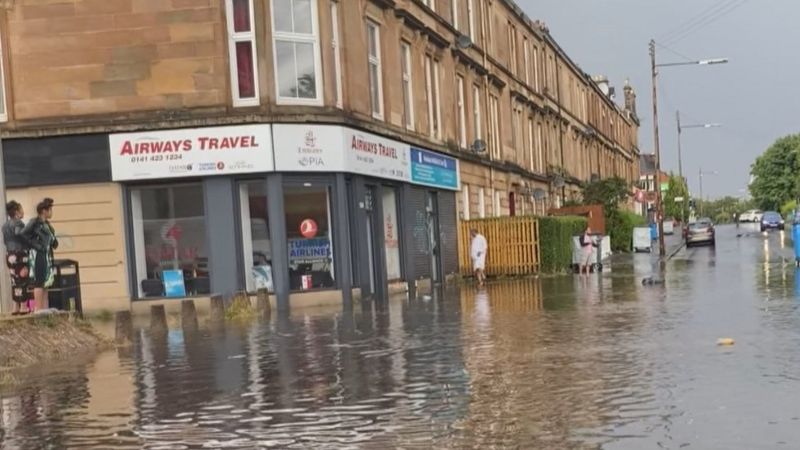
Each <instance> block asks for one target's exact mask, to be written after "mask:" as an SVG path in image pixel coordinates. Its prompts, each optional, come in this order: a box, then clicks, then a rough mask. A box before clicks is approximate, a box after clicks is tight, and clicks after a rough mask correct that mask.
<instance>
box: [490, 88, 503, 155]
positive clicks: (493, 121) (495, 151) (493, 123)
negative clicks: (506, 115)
mask: <svg viewBox="0 0 800 450" xmlns="http://www.w3.org/2000/svg"><path fill="white" fill-rule="evenodd" d="M489 128H490V131H489V132H490V133H491V137H490V145H491V146H492V148H491V154H492V156H493V157H494V159H498V158H500V157H501V156H502V152H501V150H500V99H499V98H498V97H497V96H496V95H493V94H490V95H489Z"/></svg>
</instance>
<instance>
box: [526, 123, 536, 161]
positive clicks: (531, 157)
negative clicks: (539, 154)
mask: <svg viewBox="0 0 800 450" xmlns="http://www.w3.org/2000/svg"><path fill="white" fill-rule="evenodd" d="M528 170H530V171H531V172H535V171H536V160H535V157H534V151H533V118H532V117H528Z"/></svg>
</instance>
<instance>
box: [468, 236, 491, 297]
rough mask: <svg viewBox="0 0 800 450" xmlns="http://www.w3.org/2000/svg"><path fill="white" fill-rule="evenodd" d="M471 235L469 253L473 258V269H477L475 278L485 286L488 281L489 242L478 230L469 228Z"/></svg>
mask: <svg viewBox="0 0 800 450" xmlns="http://www.w3.org/2000/svg"><path fill="white" fill-rule="evenodd" d="M469 235H470V236H471V237H472V244H471V245H470V252H469V255H470V257H471V258H472V270H473V271H475V278H477V279H478V284H479V285H480V286H483V283H484V282H485V281H486V251H487V250H488V247H489V244H488V243H487V242H486V238H485V237H483V235H482V234H480V233H478V230H476V229H474V228H473V229H471V230H469Z"/></svg>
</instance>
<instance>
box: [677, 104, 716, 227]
mask: <svg viewBox="0 0 800 450" xmlns="http://www.w3.org/2000/svg"><path fill="white" fill-rule="evenodd" d="M675 119H676V121H677V123H678V175H679V176H680V178H681V180H683V154H682V153H681V134H682V133H683V130H684V129H690V128H718V127H721V126H722V125H720V124H718V123H700V124H690V125H681V112H680V111H675ZM687 184H688V183H687ZM687 213H688V202H684V203H683V217H682V218H681V219H682V220H683V221H686V219H687V216H688V214H687Z"/></svg>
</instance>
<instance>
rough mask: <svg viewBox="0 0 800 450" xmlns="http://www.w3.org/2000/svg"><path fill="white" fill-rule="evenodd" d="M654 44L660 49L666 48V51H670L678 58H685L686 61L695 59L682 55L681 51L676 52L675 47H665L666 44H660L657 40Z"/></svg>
mask: <svg viewBox="0 0 800 450" xmlns="http://www.w3.org/2000/svg"><path fill="white" fill-rule="evenodd" d="M656 45H657V46H658V47H659V48H662V49H664V50H666V51H668V52H670V53H672V54H673V55H675V56H677V57H678V58H683V59H685V60H686V61H688V62H693V61H695V59H693V58H690V57H688V56H686V55H684V54H683V53H680V52H678V51H677V50H675V49H672V48H669V47H667V46H666V45H664V44H661V43H659V42H656Z"/></svg>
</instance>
